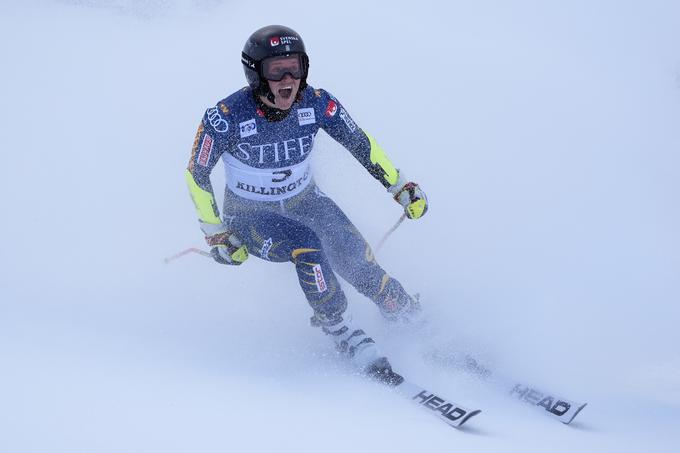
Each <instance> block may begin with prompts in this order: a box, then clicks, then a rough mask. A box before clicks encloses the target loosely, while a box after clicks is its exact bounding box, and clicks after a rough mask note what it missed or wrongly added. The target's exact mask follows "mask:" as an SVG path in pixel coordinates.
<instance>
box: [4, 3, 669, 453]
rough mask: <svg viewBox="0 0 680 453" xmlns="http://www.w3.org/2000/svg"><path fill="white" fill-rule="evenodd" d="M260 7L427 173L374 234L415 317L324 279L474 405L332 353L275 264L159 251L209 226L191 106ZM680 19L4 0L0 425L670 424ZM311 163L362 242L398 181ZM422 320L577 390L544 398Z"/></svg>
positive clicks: (221, 444) (314, 439)
mask: <svg viewBox="0 0 680 453" xmlns="http://www.w3.org/2000/svg"><path fill="white" fill-rule="evenodd" d="M271 23H282V24H286V25H289V26H291V27H293V28H295V29H296V30H298V31H299V32H300V33H301V34H302V35H303V37H304V39H305V42H306V44H307V46H308V52H309V54H310V58H311V75H310V78H309V81H310V83H311V84H312V85H313V86H316V87H322V88H326V89H328V90H329V91H330V92H332V93H333V94H335V95H336V96H337V97H338V98H339V99H340V100H341V101H342V102H343V104H344V105H345V106H346V107H347V108H348V110H349V112H350V113H351V114H352V115H353V118H354V119H355V120H356V121H357V123H358V124H359V125H361V126H362V127H363V128H365V129H366V130H367V131H369V132H371V133H372V135H374V136H375V137H376V138H377V140H378V141H379V142H380V143H381V144H382V145H383V147H384V148H385V149H386V150H387V152H388V154H389V155H390V156H391V157H392V159H393V160H394V161H395V162H396V163H397V164H398V166H399V167H400V168H402V169H403V170H404V171H405V173H406V174H408V175H409V176H410V177H411V178H412V179H414V180H416V181H418V182H420V183H421V184H422V186H423V188H424V189H425V190H426V191H427V194H428V196H429V200H430V203H431V211H430V212H429V213H428V215H427V216H426V217H425V218H423V219H422V220H421V221H418V222H411V221H409V222H405V223H404V224H403V225H402V226H401V227H400V228H399V229H398V230H397V231H396V232H395V233H394V235H393V237H391V238H390V239H389V241H388V242H387V244H386V245H385V248H384V249H383V250H382V251H381V253H380V255H379V261H380V262H381V264H382V265H383V266H384V267H385V268H386V269H388V270H389V271H390V272H391V273H392V274H393V275H394V276H396V277H397V278H399V279H400V281H402V283H403V284H404V285H405V286H406V287H407V288H408V289H409V290H410V291H412V292H416V291H417V292H420V293H421V294H422V300H423V302H424V305H425V306H426V310H427V311H428V314H429V315H430V317H431V319H433V320H434V325H435V327H438V328H439V330H438V331H437V333H436V334H422V335H417V334H414V333H412V332H404V333H402V332H398V331H393V330H390V329H387V328H386V327H385V326H384V324H383V323H382V321H381V319H380V318H379V316H378V314H377V312H376V310H375V309H374V307H372V306H371V304H370V303H369V302H368V301H366V300H364V299H363V298H362V297H361V296H359V295H358V294H357V293H356V292H355V291H353V290H352V289H351V288H349V287H347V285H346V288H347V293H348V295H349V297H350V301H351V305H352V307H353V308H352V310H353V312H354V316H355V319H357V323H361V325H362V326H363V327H364V328H365V329H366V330H367V331H368V332H369V333H370V334H371V335H372V336H373V337H374V338H376V341H377V342H378V343H379V345H380V346H381V348H382V349H383V350H384V351H385V352H386V353H387V355H388V356H389V357H390V358H391V360H392V362H393V364H394V366H395V368H396V369H398V370H399V371H401V372H403V373H404V374H405V375H407V376H409V377H410V378H411V379H413V380H414V381H415V382H417V383H419V384H420V385H422V386H424V387H426V388H431V389H434V390H436V391H438V392H440V393H442V394H443V395H445V396H447V397H449V398H451V399H453V400H455V401H457V402H459V403H460V404H463V405H466V406H469V407H480V408H482V409H483V413H482V414H481V415H479V416H478V417H477V418H476V419H474V423H472V422H471V423H470V426H469V429H467V430H462V431H457V430H454V429H452V428H449V427H447V426H446V425H444V424H443V423H441V422H439V421H437V420H436V419H435V418H434V417H431V416H429V415H428V414H427V413H425V412H424V411H421V410H419V409H418V408H416V407H414V406H411V405H410V404H409V403H408V402H407V401H404V400H402V399H400V398H398V397H396V396H395V395H393V394H391V393H390V392H389V391H387V390H386V389H384V388H382V387H380V386H378V385H376V384H373V383H371V382H367V381H365V380H363V379H361V378H358V377H356V376H353V375H352V374H351V372H350V371H349V370H348V369H347V367H346V366H345V365H344V364H342V363H341V362H339V361H338V359H337V357H336V356H335V354H334V351H333V348H332V346H331V342H330V341H329V340H328V339H327V338H324V337H323V336H322V335H321V333H320V332H318V331H316V330H315V329H312V328H310V327H309V325H308V318H309V316H310V310H309V308H308V307H307V305H306V302H305V300H304V298H303V297H302V294H301V293H300V291H299V288H298V286H297V282H296V279H295V274H294V271H293V269H292V268H291V266H288V265H275V264H271V263H265V262H262V261H260V260H258V259H256V258H251V259H250V260H249V261H248V262H247V263H246V264H245V265H244V266H242V267H241V268H227V267H224V266H220V265H217V264H215V263H213V262H212V261H210V260H207V259H205V258H203V257H200V256H187V257H184V258H182V259H181V260H178V261H176V262H175V263H173V264H171V265H165V264H164V263H163V258H164V257H165V256H168V255H171V254H173V253H175V252H177V251H179V250H181V249H184V248H186V247H189V246H201V245H202V237H201V234H200V231H199V229H198V225H197V224H196V220H195V215H194V210H193V206H192V205H191V201H190V199H189V196H188V194H187V190H186V188H185V186H184V181H183V176H182V172H183V170H184V168H185V165H186V162H187V160H188V157H189V152H190V148H191V144H192V141H193V137H194V133H195V128H196V126H197V125H198V122H199V120H200V117H201V115H202V113H203V112H204V110H205V108H207V107H210V106H212V105H214V103H215V102H216V101H217V100H219V99H221V98H222V97H224V96H226V95H228V94H230V93H231V92H233V91H235V90H236V89H238V88H240V87H242V86H243V85H245V80H244V77H243V73H242V68H241V64H240V62H239V55H240V51H241V48H242V45H243V43H244V41H245V39H246V38H247V36H248V35H249V34H250V33H251V32H252V31H253V30H255V29H256V28H258V27H260V26H263V25H267V24H271ZM678 42H680V6H679V5H678V3H677V2H672V1H667V2H663V1H649V2H637V3H635V2H633V3H630V2H615V1H604V0H603V1H598V2H590V1H581V0H578V1H571V2H534V1H514V2H503V1H481V2H467V3H464V2H461V3H458V2H455V3H449V2H434V1H418V2H403V3H402V2H394V3H389V4H388V3H377V2H376V3H375V4H374V3H369V2H359V1H354V0H347V1H344V2H332V3H331V2H309V1H297V2H294V3H285V2H271V1H264V0H263V1H258V2H255V3H252V2H220V1H218V0H194V1H183V0H146V1H141V0H140V1H132V0H129V1H124V0H110V1H104V0H101V1H96V0H81V1H77V0H70V1H68V0H59V1H48V0H34V1H32V2H18V1H14V2H11V1H4V2H2V3H1V4H0V49H1V51H0V55H1V56H2V63H3V64H2V69H1V70H0V100H1V102H2V109H0V125H1V128H2V133H1V134H0V149H1V150H2V151H1V152H2V163H3V166H2V168H3V170H4V171H3V175H2V177H1V178H0V190H1V193H2V204H3V206H2V208H1V209H2V212H3V217H2V222H1V223H0V237H2V240H1V241H0V256H1V257H2V261H1V263H2V264H1V266H2V267H1V269H0V451H2V452H7V453H15V452H20V453H28V452H41V453H42V452H69V453H74V452H88V453H90V452H117V453H120V452H151V451H153V452H156V451H157V452H168V453H169V452H189V451H192V452H198V451H200V452H218V451H219V452H260V451H283V452H288V451H290V452H306V451H309V452H312V451H313V452H346V451H362V452H363V451H386V452H389V451H396V452H402V451H404V452H407V451H427V450H437V451H443V450H456V449H458V450H464V449H465V450H469V451H476V452H501V451H517V452H520V451H521V452H534V451H535V452H538V451H541V452H545V451H570V452H574V451H580V452H604V451H607V452H610V451H611V452H614V451H615V452H639V451H643V450H644V451H649V452H671V451H677V445H678V442H679V441H680V434H679V433H678V429H677V427H678V426H679V423H680V352H679V350H678V344H680V333H678V329H677V326H678V321H679V320H680V305H679V304H678V301H679V300H680V297H679V296H680V239H679V236H678V232H679V231H680V212H679V211H678V206H680V203H679V200H678V196H679V194H680V175H679V174H678V173H679V170H680V153H678V151H679V150H680V126H679V124H680V56H679V55H680V54H679V53H678V47H677V44H678ZM314 165H315V168H316V173H317V179H318V180H319V182H320V185H321V186H322V188H323V189H324V190H325V191H326V192H327V193H329V194H331V195H332V196H333V197H334V198H335V199H336V201H337V202H338V203H339V204H340V205H341V206H342V207H343V208H344V209H345V210H346V212H347V214H348V215H349V216H350V218H352V219H353V220H354V222H355V224H356V225H357V226H358V227H359V229H360V230H361V231H362V232H364V234H365V236H366V238H367V239H368V240H369V241H370V242H371V243H373V244H375V243H376V242H377V241H378V240H379V239H380V237H381V236H382V234H383V233H384V231H386V230H387V229H388V228H389V227H390V226H391V225H392V224H393V223H394V222H395V221H396V220H397V218H398V217H399V214H400V211H399V207H398V206H397V205H396V204H395V203H394V202H392V201H391V200H390V199H389V197H388V195H387V194H386V193H385V192H384V190H383V189H382V188H381V187H380V185H379V184H378V183H376V182H375V181H374V180H373V179H372V178H371V177H370V176H368V175H367V174H366V172H365V171H364V169H363V168H361V166H360V165H358V164H357V163H356V162H355V161H354V160H353V158H352V157H351V156H350V155H349V153H347V152H346V151H344V150H343V149H342V148H341V147H339V146H338V145H337V144H335V143H334V142H333V141H332V140H330V139H328V138H327V137H321V136H320V138H319V140H318V142H317V150H316V158H315V162H314ZM214 173H215V176H216V177H215V179H214V182H215V187H217V188H218V189H217V192H218V196H219V195H220V194H221V190H222V189H221V184H222V181H221V180H220V178H221V172H220V171H216V172H214ZM345 178H351V181H352V183H351V184H350V185H347V184H345ZM441 345H453V346H452V348H453V349H456V350H459V351H464V352H471V353H473V354H475V355H477V356H479V357H482V358H484V360H485V361H486V363H488V364H490V365H491V366H493V367H495V368H496V369H498V370H501V371H503V372H504V373H507V374H510V375H514V376H518V377H521V378H523V379H524V380H525V381H527V382H528V383H534V384H535V385H537V386H538V387H543V388H546V389H549V390H552V391H554V392H557V393H559V394H562V395H564V396H567V397H569V398H572V399H574V400H577V401H584V402H585V401H587V402H588V403H589V406H588V407H587V408H586V409H585V410H584V411H583V412H582V413H581V414H580V415H579V416H578V418H577V419H576V421H575V422H574V424H573V425H571V426H564V425H561V424H560V423H557V422H555V421H554V420H552V419H550V418H549V417H547V416H545V415H543V414H541V413H539V412H538V411H536V410H534V409H532V408H531V407H528V406H525V405H522V404H520V403H517V402H514V401H512V400H509V399H506V398H504V397H503V396H502V395H499V394H497V393H494V392H493V391H491V390H490V389H489V388H488V387H487V386H485V385H484V384H483V383H480V382H478V381H476V380H474V379H470V378H469V377H467V376H464V375H462V374H460V373H458V372H456V371H448V370H444V369H441V368H439V367H437V366H435V365H433V364H432V363H428V362H427V361H425V360H424V359H423V356H422V351H423V350H427V349H428V348H431V347H434V346H441Z"/></svg>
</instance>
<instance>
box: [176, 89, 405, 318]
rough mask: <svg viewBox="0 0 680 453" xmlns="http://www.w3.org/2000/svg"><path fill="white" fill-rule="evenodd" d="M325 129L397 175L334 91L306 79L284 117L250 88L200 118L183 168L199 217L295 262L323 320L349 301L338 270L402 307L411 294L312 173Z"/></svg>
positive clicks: (373, 295) (385, 176)
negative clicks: (217, 169)
mask: <svg viewBox="0 0 680 453" xmlns="http://www.w3.org/2000/svg"><path fill="white" fill-rule="evenodd" d="M320 128H321V129H323V130H324V131H325V132H326V133H328V134H329V135H330V136H331V137H332V138H333V139H335V140H336V141H338V142H339V143H340V144H342V145H343V146H344V147H345V148H347V149H348V150H349V151H350V152H351V153H352V155H353V156H354V157H355V158H356V159H357V160H358V161H359V162H360V163H361V164H362V165H363V166H364V167H365V168H366V169H367V170H368V171H369V173H370V174H371V175H373V176H374V177H375V178H376V179H378V181H380V182H381V183H382V184H383V186H384V187H389V186H391V185H394V184H395V183H396V182H397V179H398V176H399V172H398V170H397V169H396V168H395V167H394V165H392V163H391V162H390V161H389V159H388V158H387V156H386V155H385V153H384V151H383V150H382V148H380V146H379V145H378V144H377V143H376V142H375V140H374V139H373V138H372V137H370V136H369V135H367V134H366V133H365V132H364V131H363V130H362V129H361V128H359V127H358V126H357V124H356V123H355V122H354V121H353V120H352V118H351V117H350V116H349V114H348V113H347V111H346V110H345V109H344V107H343V106H342V105H341V104H340V102H339V101H338V100H337V99H336V98H334V97H333V96H332V95H330V94H329V93H328V92H326V91H324V90H320V89H319V90H315V89H313V88H312V87H309V86H308V87H306V88H305V89H304V90H303V91H302V92H301V93H299V94H298V97H297V100H296V102H295V103H294V104H293V107H292V108H291V109H290V111H289V113H288V115H287V116H285V117H283V118H282V119H278V118H277V120H270V119H267V117H266V116H265V113H264V112H263V111H262V109H260V108H259V107H258V103H257V102H256V100H255V98H254V96H253V92H252V90H251V89H250V88H244V89H242V90H239V91H237V92H236V93H234V94H232V95H230V96H229V97H227V98H225V99H223V100H221V101H220V102H218V103H217V105H216V106H215V107H213V108H210V109H208V110H207V111H206V113H205V115H204V116H203V120H202V122H201V123H200V125H199V128H198V132H197V134H196V138H195V140H194V145H193V148H192V153H191V159H190V161H189V166H188V168H187V171H186V179H187V183H188V185H189V189H190V192H191V195H192V198H193V201H194V204H195V205H196V209H197V212H198V215H199V218H200V220H201V221H202V222H206V223H213V224H217V223H224V224H226V225H228V227H229V230H230V231H232V232H233V233H235V234H236V235H237V236H238V237H239V238H240V239H241V240H242V241H243V243H244V244H245V245H246V246H247V248H248V250H249V252H250V253H251V254H255V255H257V256H258V257H260V258H262V259H265V260H269V261H274V262H292V263H294V265H295V268H296V271H297V275H298V279H299V283H300V286H301V288H302V290H303V292H304V294H305V296H306V298H307V301H308V302H309V304H310V306H311V307H312V309H313V310H314V313H315V316H317V317H318V318H320V319H326V320H332V319H336V318H337V317H339V316H340V315H341V314H342V313H343V312H344V311H345V308H346V306H347V301H346V298H345V295H344V293H343V292H342V290H341V288H340V285H339V283H338V280H337V278H336V276H335V273H334V272H336V273H337V274H339V275H340V276H341V277H342V278H343V279H345V280H346V281H347V282H349V283H350V284H351V285H352V286H354V287H355V288H356V289H357V290H358V291H359V292H360V293H362V294H364V295H365V296H367V297H368V298H370V299H371V300H373V301H374V302H375V303H376V304H377V305H378V306H379V307H380V309H381V310H382V311H383V312H384V313H389V312H391V311H396V310H398V309H399V307H400V306H402V305H404V304H406V300H407V299H408V298H409V296H408V294H407V293H406V292H405V291H404V289H403V288H402V286H401V284H399V282H398V281H397V280H395V279H393V278H390V276H389V275H388V274H387V273H386V272H385V271H384V270H383V269H382V268H381V267H380V266H379V265H378V264H377V263H376V261H375V258H374V256H373V253H372V251H371V248H370V247H369V245H368V244H367V242H366V241H365V240H364V238H363V237H362V236H361V234H360V233H359V231H358V230H357V229H356V227H355V226H354V225H353V224H352V222H351V221H350V220H349V219H348V218H347V216H346V215H345V214H344V213H343V212H342V210H341V209H340V208H339V207H338V206H337V205H336V204H335V203H334V202H333V200H331V199H330V198H329V197H328V196H327V195H325V194H324V193H322V192H321V191H320V190H319V188H318V187H317V186H316V184H315V182H314V180H313V177H312V175H311V173H310V160H309V157H310V155H311V153H312V151H313V148H314V139H315V137H316V134H317V133H318V131H319V129H320ZM219 159H222V161H223V163H224V167H225V171H226V181H227V184H226V188H225V197H224V205H223V210H222V218H220V215H219V211H218V209H217V205H216V202H215V198H214V192H213V189H212V185H211V182H210V173H211V171H212V169H213V168H214V166H215V165H216V164H217V162H218V160H219Z"/></svg>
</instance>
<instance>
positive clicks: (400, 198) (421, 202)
mask: <svg viewBox="0 0 680 453" xmlns="http://www.w3.org/2000/svg"><path fill="white" fill-rule="evenodd" d="M387 191H388V192H389V193H391V194H392V196H393V197H394V200H395V201H396V202H397V203H399V204H400V205H402V206H403V208H404V213H405V214H406V216H407V217H408V218H409V219H419V218H421V217H422V216H424V215H425V213H426V212H427V197H426V196H425V192H423V189H421V188H420V186H419V185H418V184H416V183H414V182H411V181H409V180H408V179H406V178H405V177H404V175H403V173H402V172H401V171H400V172H399V179H398V180H397V182H396V184H394V185H392V186H390V187H388V188H387Z"/></svg>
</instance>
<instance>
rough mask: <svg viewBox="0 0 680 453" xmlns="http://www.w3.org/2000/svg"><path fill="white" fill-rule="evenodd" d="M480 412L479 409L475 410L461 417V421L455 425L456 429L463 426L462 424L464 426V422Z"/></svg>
mask: <svg viewBox="0 0 680 453" xmlns="http://www.w3.org/2000/svg"><path fill="white" fill-rule="evenodd" d="M481 412H482V411H481V410H480V409H477V410H475V411H472V412H468V414H467V415H466V416H465V417H463V419H462V420H461V421H460V423H458V425H456V428H460V427H461V426H463V424H465V422H467V421H468V420H470V419H471V418H472V417H474V416H475V415H477V414H480V413H481Z"/></svg>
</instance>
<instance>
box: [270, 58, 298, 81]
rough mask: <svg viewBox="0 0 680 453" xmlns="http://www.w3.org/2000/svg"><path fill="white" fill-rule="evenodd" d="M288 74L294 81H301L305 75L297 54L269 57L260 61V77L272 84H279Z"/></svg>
mask: <svg viewBox="0 0 680 453" xmlns="http://www.w3.org/2000/svg"><path fill="white" fill-rule="evenodd" d="M286 74H290V75H291V77H293V78H294V79H301V78H303V77H304V75H305V69H304V65H303V62H302V57H301V56H300V55H299V54H293V55H285V56H280V57H270V58H265V59H264V60H262V77H264V78H265V79H267V80H271V81H274V82H280V81H281V80H283V78H284V77H285V76H286Z"/></svg>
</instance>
